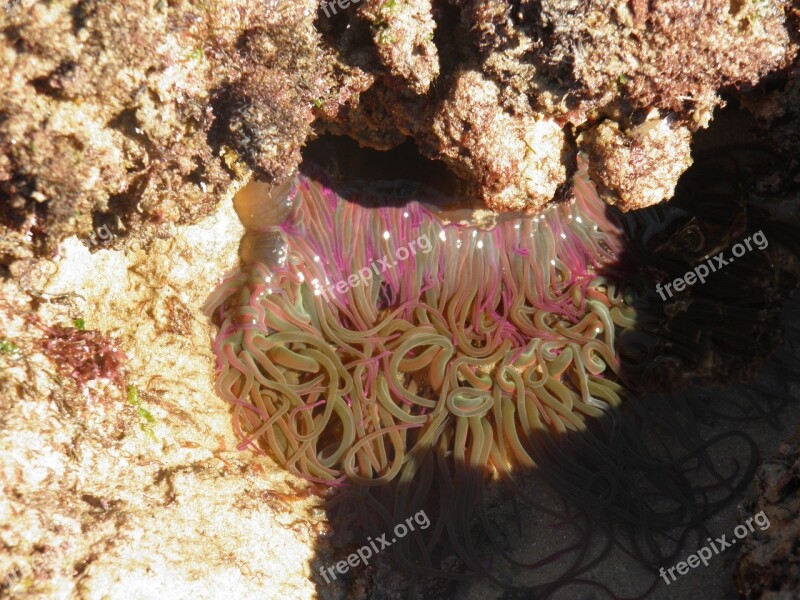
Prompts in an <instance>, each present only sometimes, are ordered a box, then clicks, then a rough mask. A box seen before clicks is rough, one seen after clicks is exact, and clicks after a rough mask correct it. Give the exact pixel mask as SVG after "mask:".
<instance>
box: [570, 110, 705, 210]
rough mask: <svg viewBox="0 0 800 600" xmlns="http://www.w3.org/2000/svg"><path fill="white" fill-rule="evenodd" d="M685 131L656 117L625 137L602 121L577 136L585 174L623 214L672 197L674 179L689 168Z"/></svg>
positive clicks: (687, 132) (689, 161) (687, 137)
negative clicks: (586, 161)
mask: <svg viewBox="0 0 800 600" xmlns="http://www.w3.org/2000/svg"><path fill="white" fill-rule="evenodd" d="M691 139H692V136H691V133H690V132H689V130H688V129H687V128H686V127H683V126H675V127H672V126H671V125H670V124H669V119H661V118H658V116H657V115H656V116H653V118H651V119H648V120H646V121H645V122H644V123H642V124H641V125H638V126H636V127H633V128H631V129H629V130H628V131H624V132H623V131H620V128H619V125H617V123H615V122H613V121H611V122H609V121H604V122H603V123H601V124H600V125H598V126H597V127H596V128H595V129H592V130H590V131H589V132H587V133H586V134H584V135H583V136H581V139H580V144H581V147H582V149H583V150H585V151H586V152H587V154H588V155H589V173H590V175H591V177H592V179H593V180H594V181H595V182H597V189H598V192H599V193H600V195H601V196H602V197H603V198H604V199H605V200H606V202H608V203H609V204H614V205H618V206H620V207H621V208H622V209H624V210H630V209H635V208H644V207H645V206H650V205H652V204H657V203H659V202H661V201H662V200H667V199H669V198H671V197H672V194H673V192H674V191H675V185H676V184H677V183H678V178H679V177H680V176H681V174H682V173H683V172H684V171H685V170H686V169H688V168H689V166H690V165H691V164H692V157H691V148H690V142H691Z"/></svg>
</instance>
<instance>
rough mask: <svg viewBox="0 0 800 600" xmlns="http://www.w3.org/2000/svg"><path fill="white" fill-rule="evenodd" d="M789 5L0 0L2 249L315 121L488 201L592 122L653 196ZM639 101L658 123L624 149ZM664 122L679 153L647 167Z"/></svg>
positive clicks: (38, 250) (277, 161)
mask: <svg viewBox="0 0 800 600" xmlns="http://www.w3.org/2000/svg"><path fill="white" fill-rule="evenodd" d="M796 11H797V8H796V7H793V6H791V5H789V4H787V3H786V2H784V1H783V0H758V1H755V0H753V1H749V0H748V1H744V0H742V1H736V2H728V0H713V1H711V2H705V3H692V4H688V5H687V4H686V3H685V2H682V1H681V0H659V1H655V2H649V3H648V2H642V1H639V0H633V1H632V2H630V3H628V2H625V1H623V2H596V3H585V2H577V1H575V0H545V1H536V2H534V1H532V0H522V1H520V2H516V3H512V4H509V3H508V2H506V0H490V1H488V2H487V1H484V0H481V1H477V0H450V1H447V2H445V1H443V0H437V1H432V0H413V1H410V0H409V1H401V0H363V1H361V2H355V3H350V2H345V1H343V2H342V3H341V5H340V4H334V5H331V4H330V3H323V4H320V5H317V4H316V3H315V2H314V1H313V0H291V1H290V0H264V2H259V3H251V2H246V1H245V0H227V1H225V2H222V1H220V2H212V1H206V2H195V3H191V2H188V1H177V2H166V1H159V2H149V1H144V0H133V1H132V2H126V3H125V4H124V6H123V5H120V4H114V3H107V2H100V1H97V0H69V1H65V2H57V3H49V2H41V1H37V0H5V6H4V10H1V11H0V32H2V35H1V36H0V81H2V84H0V85H2V87H3V90H4V92H3V94H2V97H0V197H2V202H3V206H4V209H3V211H2V214H1V215H0V265H2V266H3V268H5V269H8V268H9V267H10V265H11V264H12V263H13V262H14V261H15V260H19V259H21V258H26V257H31V256H52V255H53V254H54V253H55V252H56V248H57V245H58V242H59V241H60V240H62V239H64V238H65V237H66V236H68V235H71V234H77V235H78V236H79V237H80V238H82V239H87V238H89V237H90V236H91V234H92V232H95V233H97V231H98V229H100V228H102V227H103V226H105V227H106V228H107V230H109V231H111V232H112V233H113V234H114V239H115V240H117V239H118V238H121V237H126V236H129V235H131V234H132V233H134V232H137V233H141V234H142V235H145V236H152V235H157V232H158V228H159V226H160V225H161V224H162V223H164V222H171V223H191V222H194V221H195V220H196V219H198V218H202V217H203V216H205V215H208V214H209V213H210V212H211V211H212V210H213V208H214V206H215V204H216V202H217V201H218V200H219V197H220V192H221V190H223V189H225V187H226V186H227V185H228V184H229V183H231V182H232V181H239V180H241V179H244V178H247V177H248V176H249V174H250V173H251V172H255V173H256V174H257V175H258V176H259V177H260V178H263V179H265V180H267V181H273V180H275V179H281V178H284V177H285V176H286V175H287V174H288V173H289V172H291V171H292V170H294V169H295V168H296V166H297V164H298V162H299V160H300V150H301V148H302V147H303V145H304V143H305V142H306V141H307V140H308V139H310V137H313V135H315V131H316V132H322V131H328V132H335V133H341V134H345V135H349V136H351V137H353V138H355V139H357V140H358V141H359V142H360V143H362V144H364V145H367V146H370V147H373V148H377V149H388V148H391V147H394V146H396V145H398V144H399V143H401V142H402V141H403V140H404V139H406V138H409V137H410V138H412V139H413V140H415V141H416V143H417V146H418V147H419V150H420V152H421V153H422V154H423V155H424V156H426V157H428V158H430V159H434V160H441V161H444V162H445V163H446V164H447V165H448V166H449V167H450V168H451V169H452V170H453V171H454V172H455V173H457V174H458V175H459V176H460V177H462V178H463V179H465V180H466V181H467V183H468V184H469V185H470V187H471V190H472V192H473V194H474V195H475V196H477V197H479V198H481V199H482V200H483V201H484V202H485V203H486V205H487V206H489V207H491V208H494V209H497V210H512V209H514V210H517V209H526V210H536V209H538V208H540V207H541V206H543V205H544V204H545V203H547V202H549V201H550V200H552V199H553V198H554V196H558V192H559V190H560V189H563V188H562V184H564V182H565V181H567V179H568V177H569V176H570V175H571V173H572V171H573V169H574V164H575V159H574V155H575V150H576V143H575V138H576V137H577V136H578V135H580V134H581V133H585V135H583V136H582V139H583V140H584V146H585V149H587V150H588V151H589V152H590V153H592V154H593V155H594V156H597V157H598V158H599V159H600V162H599V163H598V165H597V166H595V167H594V169H593V175H594V177H595V178H596V179H597V180H598V182H599V183H601V184H602V185H603V186H604V189H605V190H606V192H607V194H606V195H607V198H608V200H609V201H610V202H611V203H613V204H616V205H618V206H620V207H622V208H623V209H628V208H635V207H638V206H643V205H645V204H651V203H653V202H658V201H660V200H662V199H664V198H667V197H669V196H670V194H671V191H672V189H673V188H674V183H675V180H676V178H677V176H678V175H679V174H680V172H681V171H682V169H683V168H685V166H686V165H687V164H688V158H687V155H686V152H685V147H686V141H687V139H688V137H687V136H688V135H689V132H691V131H693V130H695V129H697V128H698V127H703V126H705V125H706V124H708V122H709V120H710V118H711V116H712V113H713V110H714V108H715V107H716V106H718V105H719V104H720V102H721V100H720V97H719V95H718V92H719V90H720V89H722V88H725V87H731V86H736V87H742V86H748V85H755V84H757V83H758V82H759V81H760V80H761V78H762V77H763V76H764V75H765V74H767V73H768V72H772V71H775V70H779V69H781V68H784V67H786V66H787V65H788V64H789V63H790V61H791V59H792V57H794V56H795V55H796V53H797V37H798V28H797V19H796V15H795V13H796ZM653 111H655V113H654V112H653ZM641 114H645V115H651V114H654V115H656V116H657V117H660V118H665V117H668V119H667V120H666V121H665V123H668V126H667V125H665V126H661V127H655V128H653V129H651V130H650V132H649V134H648V135H646V136H642V137H641V138H640V139H639V141H637V142H636V143H635V144H633V145H632V146H633V147H632V148H624V147H623V146H624V145H625V144H627V143H628V141H627V140H628V139H629V138H630V130H631V129H632V128H634V127H637V126H639V125H641V123H639V122H637V115H641ZM615 128H616V129H615ZM595 129H597V131H593V130H595ZM611 132H614V133H613V135H612V134H611ZM676 142H678V143H677V146H676V149H675V150H672V151H671V152H674V153H677V156H676V157H675V161H674V162H673V164H672V167H671V168H670V169H660V170H659V169H651V167H652V165H654V164H656V163H657V162H658V161H662V160H664V157H665V155H666V154H669V152H667V151H665V148H666V147H668V146H671V145H673V144H675V143H676ZM595 145H596V147H595ZM634 155H635V156H634ZM631 159H633V160H634V163H635V165H634V166H632V167H626V166H625V165H623V164H622V163H624V162H626V161H630V160H631ZM623 181H624V183H623Z"/></svg>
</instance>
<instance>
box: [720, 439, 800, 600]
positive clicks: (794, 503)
mask: <svg viewBox="0 0 800 600" xmlns="http://www.w3.org/2000/svg"><path fill="white" fill-rule="evenodd" d="M754 489H755V493H756V497H755V498H754V499H752V500H751V501H750V502H749V503H747V505H746V506H745V507H744V509H743V511H742V515H741V517H740V519H739V520H740V521H742V522H743V521H744V520H745V518H746V517H748V516H750V515H754V514H757V513H759V512H760V511H764V514H765V515H766V516H767V518H768V519H769V523H770V525H769V527H768V528H766V529H764V530H762V531H756V532H755V533H752V534H751V535H749V536H748V537H747V538H746V539H745V540H744V542H743V544H742V549H741V558H740V559H739V563H738V565H737V566H736V572H735V579H736V587H737V588H738V590H739V594H740V595H741V597H742V598H748V599H750V598H752V599H755V598H760V599H761V600H781V599H783V598H786V599H788V598H796V597H797V590H800V543H798V540H800V494H798V493H797V492H798V489H800V431H798V432H797V433H796V434H795V436H794V437H793V438H791V439H790V440H788V441H787V442H784V443H783V444H781V446H780V448H779V449H778V454H777V455H776V456H775V457H773V458H772V459H770V460H768V461H767V462H766V463H764V464H763V465H762V466H761V467H760V468H759V469H758V473H757V474H756V480H755V483H754Z"/></svg>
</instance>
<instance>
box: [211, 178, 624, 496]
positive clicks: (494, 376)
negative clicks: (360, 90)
mask: <svg viewBox="0 0 800 600" xmlns="http://www.w3.org/2000/svg"><path fill="white" fill-rule="evenodd" d="M248 193H249V195H246V196H244V197H241V198H240V199H239V201H238V203H237V211H239V213H240V215H244V216H243V219H242V220H243V222H245V226H246V228H247V234H246V235H245V239H246V240H247V241H245V239H243V242H242V246H241V247H240V254H241V257H242V261H243V263H244V264H243V266H242V268H241V269H240V270H238V271H237V272H236V273H234V274H232V275H230V276H229V277H228V278H226V279H225V280H224V281H223V282H222V284H221V285H220V286H219V288H218V289H217V290H216V291H215V292H214V294H213V295H212V297H211V298H210V299H209V302H208V305H207V312H208V314H209V315H211V316H212V317H213V319H214V320H215V322H216V323H217V324H218V326H219V328H220V332H219V335H218V336H217V339H216V342H215V350H216V354H217V356H218V358H219V373H218V378H217V391H218V393H219V394H220V395H221V397H223V398H224V399H225V400H227V401H229V402H231V403H232V404H233V405H234V406H235V410H234V413H235V416H234V420H235V424H236V427H237V431H238V434H239V436H240V437H241V439H242V440H243V446H246V445H251V446H252V447H254V448H259V447H266V448H268V449H269V451H270V453H271V455H272V456H273V457H274V458H275V459H277V460H278V461H279V462H280V463H281V464H282V465H283V466H284V467H285V468H287V469H288V470H290V471H291V472H293V473H296V474H298V475H300V476H303V477H306V478H308V479H311V480H314V481H319V482H327V483H332V484H336V483H339V482H343V481H349V482H353V483H358V484H361V485H367V486H371V485H379V484H385V483H388V482H389V481H392V480H393V479H395V478H397V477H398V476H399V477H401V478H402V479H404V480H409V479H410V478H412V477H413V476H414V473H415V472H416V470H417V469H418V468H419V465H420V464H421V460H422V457H423V456H424V455H425V454H426V453H427V452H428V451H430V450H431V449H432V448H436V449H438V450H439V451H441V452H444V453H445V454H446V455H447V456H448V457H450V458H451V459H452V460H454V461H456V462H460V463H463V464H466V465H468V466H470V467H487V466H489V465H493V466H494V467H495V468H496V469H499V470H501V471H505V470H507V469H508V468H510V467H511V466H512V465H515V464H517V465H523V466H535V464H536V461H535V459H534V456H533V452H532V451H531V447H532V444H533V443H534V442H535V440H536V438H537V436H542V435H551V434H554V433H566V432H575V431H578V432H580V431H582V430H584V429H585V427H586V423H587V420H590V419H593V418H596V417H599V416H601V415H602V414H603V413H604V412H605V411H608V410H609V409H612V408H615V407H617V406H619V405H620V403H621V402H622V396H624V390H623V389H622V387H621V386H620V385H619V384H618V383H616V381H617V380H618V377H617V375H618V371H619V363H618V360H617V358H616V356H615V351H614V345H615V342H614V339H615V328H617V327H627V326H630V325H632V323H633V316H632V314H631V309H630V308H629V307H626V305H625V303H624V301H623V298H622V294H621V292H620V291H619V289H618V288H617V287H616V286H615V285H614V283H613V282H612V281H610V280H609V279H608V278H606V277H604V276H603V274H602V272H603V269H604V268H605V267H607V266H608V265H610V264H612V263H613V262H614V261H615V257H616V255H617V253H618V252H619V245H620V241H619V240H620V229H619V226H618V224H617V223H616V222H615V221H614V220H613V219H612V218H611V217H609V215H608V213H607V209H606V208H605V206H604V205H603V203H602V202H601V201H600V200H599V199H598V197H597V194H596V193H595V192H594V189H593V187H592V185H591V183H590V182H589V181H588V179H587V177H586V170H585V168H583V169H582V170H581V171H579V172H578V174H577V175H576V177H575V182H574V199H573V200H572V201H571V202H569V203H562V204H559V205H556V206H554V207H552V208H551V209H549V210H548V211H547V212H545V213H543V214H541V215H539V216H524V215H521V216H518V217H515V218H507V219H505V220H503V221H502V222H500V223H497V224H495V225H494V226H492V227H491V228H477V227H466V226H462V225H457V224H453V223H448V222H446V220H445V219H444V218H443V217H442V216H441V214H440V213H438V212H437V211H435V210H434V209H433V208H432V207H430V206H428V205H423V204H422V203H420V202H416V201H404V202H402V203H399V202H394V204H395V206H392V205H391V204H393V203H392V202H386V201H385V200H386V198H385V197H384V198H382V199H380V200H381V201H380V205H374V204H373V205H370V200H372V199H371V198H365V197H362V198H360V199H359V202H355V201H352V200H350V199H345V198H342V197H340V196H339V195H337V194H336V193H335V192H334V191H333V190H332V189H331V188H329V187H326V186H325V185H323V184H321V183H319V182H317V181H314V180H311V179H308V178H306V177H303V176H301V177H299V178H298V179H297V180H295V181H294V182H293V184H292V185H291V186H287V185H284V186H282V188H280V189H278V190H276V191H275V192H273V195H272V197H264V196H265V195H264V194H256V193H253V192H252V191H250V192H248ZM383 193H384V194H385V191H384V192H383ZM390 200H397V199H390Z"/></svg>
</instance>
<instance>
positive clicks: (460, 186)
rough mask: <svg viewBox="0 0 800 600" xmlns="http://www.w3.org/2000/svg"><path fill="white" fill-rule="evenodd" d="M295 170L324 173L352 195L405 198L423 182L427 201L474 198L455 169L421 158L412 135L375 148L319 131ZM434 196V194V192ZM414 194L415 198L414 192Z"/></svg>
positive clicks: (340, 190)
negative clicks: (366, 193)
mask: <svg viewBox="0 0 800 600" xmlns="http://www.w3.org/2000/svg"><path fill="white" fill-rule="evenodd" d="M300 171H301V172H302V173H303V174H305V175H307V176H309V177H314V178H319V177H320V176H322V177H324V179H325V183H326V184H328V185H330V186H331V187H332V188H333V189H334V190H335V191H336V192H337V193H338V194H339V195H341V196H343V197H347V198H351V199H353V200H357V198H356V197H355V196H356V195H357V192H358V191H361V192H364V191H371V192H373V193H375V194H378V195H381V193H382V191H383V192H384V193H383V194H382V195H385V196H393V197H395V199H401V198H402V197H403V196H404V195H405V196H408V197H407V198H406V200H410V199H412V195H413V194H415V193H417V192H420V191H421V190H422V188H425V189H426V191H427V192H429V193H426V192H423V193H426V195H427V196H429V197H427V198H426V200H427V201H433V202H436V201H437V200H438V201H441V200H442V199H455V198H459V199H460V200H459V201H460V202H462V203H463V202H464V200H465V199H466V200H473V201H475V202H476V203H477V200H476V199H475V198H470V197H469V196H468V194H467V189H468V183H467V182H466V181H464V180H462V179H460V178H459V177H457V176H456V175H454V174H453V173H452V172H451V171H450V170H449V169H448V168H447V166H446V165H445V164H444V163H442V162H440V161H434V160H430V159H428V158H425V157H424V156H422V154H420V152H419V149H418V148H417V145H416V143H415V142H414V141H412V140H410V139H409V140H406V141H405V142H403V143H402V144H400V145H399V146H397V147H395V148H393V149H391V150H387V151H379V150H373V149H371V148H364V147H361V146H359V144H358V142H356V141H354V140H352V139H350V138H348V137H345V136H335V135H323V136H320V137H319V138H317V139H316V140H315V141H313V142H311V143H309V144H308V145H307V146H306V148H305V150H304V151H303V162H302V163H301V166H300ZM437 197H438V198H437ZM417 199H419V198H417Z"/></svg>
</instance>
